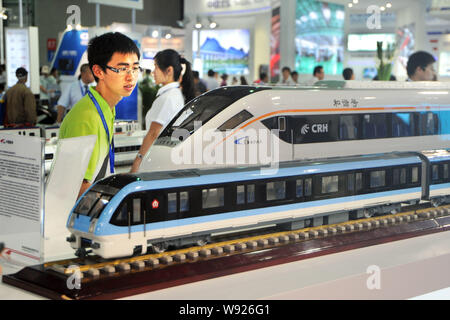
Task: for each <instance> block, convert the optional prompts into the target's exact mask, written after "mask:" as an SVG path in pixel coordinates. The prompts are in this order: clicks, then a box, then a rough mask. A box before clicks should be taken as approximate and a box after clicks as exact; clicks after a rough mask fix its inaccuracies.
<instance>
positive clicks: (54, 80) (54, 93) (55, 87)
mask: <svg viewBox="0 0 450 320" xmlns="http://www.w3.org/2000/svg"><path fill="white" fill-rule="evenodd" d="M60 82H61V80H60V79H59V71H58V69H56V68H52V70H51V71H50V75H49V76H48V89H49V94H48V98H49V99H48V100H49V107H50V109H51V110H52V112H56V110H54V107H55V106H56V103H57V102H58V99H59V97H61V86H60V85H59V84H60Z"/></svg>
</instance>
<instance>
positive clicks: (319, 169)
mask: <svg viewBox="0 0 450 320" xmlns="http://www.w3.org/2000/svg"><path fill="white" fill-rule="evenodd" d="M363 158H364V157H362V159H361V161H358V162H344V163H338V164H318V165H308V166H293V167H288V168H280V169H279V170H278V172H276V173H275V174H268V175H266V176H261V171H260V170H259V168H258V169H256V170H253V171H246V172H231V173H218V174H207V175H201V176H196V177H187V178H178V179H167V180H153V181H137V182H133V183H131V184H129V185H127V186H126V187H124V188H123V189H121V190H120V191H119V192H118V193H117V194H116V195H115V196H114V197H113V198H112V199H111V201H110V202H109V203H108V204H107V205H106V206H105V208H104V209H103V212H102V214H101V216H100V217H99V221H98V223H97V226H96V228H95V235H96V236H108V235H117V234H122V233H124V232H125V230H126V232H128V227H119V226H114V225H112V224H110V220H111V218H112V216H113V214H114V213H115V211H116V210H117V208H118V206H119V205H120V204H121V202H122V201H123V200H124V198H125V197H126V196H127V195H129V194H133V193H136V192H142V191H150V190H160V189H161V186H164V189H169V188H183V187H191V186H198V185H208V184H210V185H214V184H217V182H218V181H220V183H229V182H239V181H247V182H248V181H252V180H260V179H271V178H279V179H282V178H283V177H291V176H302V175H304V176H308V175H312V174H326V173H329V172H333V173H334V172H340V171H349V170H358V169H367V168H377V167H386V166H398V165H409V164H420V161H419V159H418V158H416V157H408V158H399V159H389V160H382V159H380V160H366V161H365V160H364V159H363ZM442 158H443V157H434V158H432V159H431V161H432V162H435V161H441V160H442ZM448 187H450V184H442V185H434V186H431V190H433V191H434V190H438V189H441V188H448ZM420 191H421V188H420V187H418V188H410V189H402V190H394V191H386V192H378V193H371V194H364V195H358V196H351V197H342V198H333V199H328V200H318V201H310V202H299V203H294V204H289V205H281V206H271V207H266V208H259V209H252V210H241V211H233V212H226V213H220V214H213V215H208V216H200V217H195V218H187V219H180V220H171V221H164V222H157V223H151V224H147V225H146V230H148V231H151V230H158V229H161V228H170V227H176V226H180V225H191V224H196V223H204V222H212V221H219V220H227V219H233V218H243V217H249V216H256V215H264V214H270V213H275V212H280V211H285V210H286V211H287V210H295V209H304V208H313V207H318V206H326V205H331V204H336V203H345V202H349V201H350V202H352V201H358V200H369V199H373V198H377V197H384V196H393V195H399V194H407V193H414V192H420ZM80 199H81V198H80ZM77 204H78V202H77ZM77 204H76V205H77ZM76 205H75V206H74V208H75V207H76ZM72 214H73V212H72ZM80 219H81V220H80ZM69 220H70V217H69ZM85 220H86V221H85ZM88 220H89V221H90V218H89V217H84V216H81V215H80V216H79V217H77V219H76V220H75V225H74V227H73V228H74V229H75V230H78V231H81V232H87V231H88V228H89V226H88V225H87V221H88ZM142 230H143V225H138V226H131V232H139V231H142Z"/></svg>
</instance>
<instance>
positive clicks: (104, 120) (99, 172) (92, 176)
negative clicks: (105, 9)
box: [59, 32, 141, 197]
mask: <svg viewBox="0 0 450 320" xmlns="http://www.w3.org/2000/svg"><path fill="white" fill-rule="evenodd" d="M139 60H140V52H139V49H138V48H137V46H136V44H135V43H134V41H133V40H131V39H130V38H128V37H127V36H125V35H123V34H121V33H119V32H115V33H106V34H103V35H101V36H98V37H95V38H94V39H92V40H91V41H90V42H89V46H88V61H89V66H90V68H91V70H92V73H93V75H94V78H95V81H96V82H97V86H96V87H95V88H94V87H90V88H89V91H88V92H87V94H86V95H85V96H84V97H83V98H82V99H81V100H80V101H79V102H78V103H77V104H75V106H74V107H73V108H72V109H71V110H70V112H69V113H68V114H67V115H66V117H65V118H64V121H63V123H62V125H61V128H60V132H59V137H60V139H65V138H72V137H80V136H89V135H96V136H97V142H96V143H95V146H94V150H93V151H92V155H91V159H90V161H89V165H88V168H87V170H86V173H85V176H84V180H83V182H82V185H81V188H80V192H79V194H78V197H80V196H81V195H82V194H83V193H84V192H85V191H86V190H87V189H88V188H89V187H90V186H91V185H92V183H94V182H95V181H97V180H100V179H102V178H104V177H105V176H107V175H108V174H110V173H114V142H113V134H114V119H115V116H116V111H115V106H116V105H117V103H119V101H120V100H121V99H122V97H128V96H130V95H131V93H132V92H133V90H134V88H135V87H136V84H137V80H138V75H139V73H140V72H141V67H140V66H139Z"/></svg>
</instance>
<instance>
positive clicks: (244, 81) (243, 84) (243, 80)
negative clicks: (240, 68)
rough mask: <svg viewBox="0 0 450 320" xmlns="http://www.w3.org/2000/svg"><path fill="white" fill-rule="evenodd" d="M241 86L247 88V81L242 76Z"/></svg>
mask: <svg viewBox="0 0 450 320" xmlns="http://www.w3.org/2000/svg"><path fill="white" fill-rule="evenodd" d="M241 86H248V82H247V79H245V77H244V76H241Z"/></svg>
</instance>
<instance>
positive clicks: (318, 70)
mask: <svg viewBox="0 0 450 320" xmlns="http://www.w3.org/2000/svg"><path fill="white" fill-rule="evenodd" d="M321 69H323V66H317V67H315V68H314V71H313V76H315V75H316V73H319V72H320V70H321Z"/></svg>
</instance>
